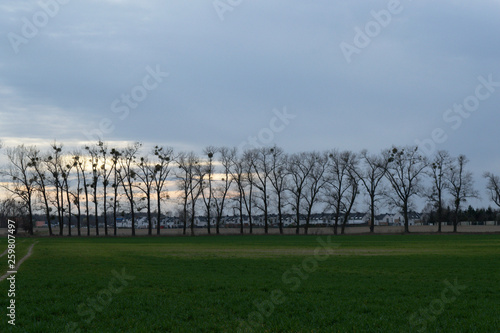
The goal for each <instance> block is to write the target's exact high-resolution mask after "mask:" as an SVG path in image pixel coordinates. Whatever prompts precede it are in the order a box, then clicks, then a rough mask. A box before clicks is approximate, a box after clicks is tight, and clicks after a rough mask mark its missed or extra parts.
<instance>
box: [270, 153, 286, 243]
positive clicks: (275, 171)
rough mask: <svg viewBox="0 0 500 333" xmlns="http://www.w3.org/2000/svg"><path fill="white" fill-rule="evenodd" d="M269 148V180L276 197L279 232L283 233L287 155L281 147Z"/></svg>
mask: <svg viewBox="0 0 500 333" xmlns="http://www.w3.org/2000/svg"><path fill="white" fill-rule="evenodd" d="M271 149H272V150H273V151H272V155H271V173H270V174H269V180H270V182H271V186H272V188H273V190H274V195H275V196H276V199H277V208H278V226H279V230H280V234H283V206H284V204H285V202H286V198H285V191H286V188H287V185H288V184H287V176H288V172H287V164H288V156H287V155H286V154H285V153H284V151H283V149H282V148H279V147H276V146H274V147H273V148H271Z"/></svg>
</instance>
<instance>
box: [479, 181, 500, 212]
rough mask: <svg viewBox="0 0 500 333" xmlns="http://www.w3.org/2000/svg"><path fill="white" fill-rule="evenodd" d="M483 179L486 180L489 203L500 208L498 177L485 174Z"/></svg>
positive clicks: (499, 182) (499, 183)
mask: <svg viewBox="0 0 500 333" xmlns="http://www.w3.org/2000/svg"><path fill="white" fill-rule="evenodd" d="M483 177H484V178H486V181H487V185H486V190H487V191H488V194H489V196H490V199H491V201H493V202H494V203H495V204H496V205H497V206H498V207H499V208H500V177H499V176H497V175H494V174H493V173H491V172H485V173H484V175H483Z"/></svg>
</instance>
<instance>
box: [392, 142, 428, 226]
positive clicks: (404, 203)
mask: <svg viewBox="0 0 500 333" xmlns="http://www.w3.org/2000/svg"><path fill="white" fill-rule="evenodd" d="M384 158H385V159H386V160H387V170H386V173H385V177H386V178H387V180H388V181H389V183H390V184H391V187H392V189H393V191H391V192H390V194H388V196H387V198H388V199H389V202H390V203H392V204H393V205H394V206H396V207H398V208H399V209H401V211H402V213H403V217H404V230H405V232H406V233H409V232H410V230H409V217H408V212H409V211H410V207H411V204H412V201H411V199H412V198H413V197H414V196H418V195H421V194H422V191H423V187H422V178H423V176H424V170H425V168H426V167H427V165H428V162H427V159H426V158H425V157H424V156H422V155H421V154H420V152H419V151H418V147H417V146H408V147H393V148H392V149H390V150H387V151H385V152H384Z"/></svg>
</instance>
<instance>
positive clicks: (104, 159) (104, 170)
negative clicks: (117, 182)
mask: <svg viewBox="0 0 500 333" xmlns="http://www.w3.org/2000/svg"><path fill="white" fill-rule="evenodd" d="M97 147H98V149H99V153H100V156H101V171H100V173H101V175H102V190H103V193H102V199H103V213H104V234H105V235H106V236H107V235H108V202H107V201H108V191H107V189H108V185H109V180H110V178H111V175H112V174H114V168H116V162H113V155H112V154H111V153H110V152H109V151H108V145H107V144H106V143H104V142H102V141H100V140H99V142H98V143H97ZM109 155H111V161H112V163H111V165H110V166H109V169H108V164H109V159H108V156H109ZM115 223H116V219H115Z"/></svg>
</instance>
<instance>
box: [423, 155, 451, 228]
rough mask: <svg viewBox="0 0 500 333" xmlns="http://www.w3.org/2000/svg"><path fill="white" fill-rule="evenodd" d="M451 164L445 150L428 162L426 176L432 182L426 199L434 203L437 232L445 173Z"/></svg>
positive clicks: (441, 212) (440, 220)
mask: <svg viewBox="0 0 500 333" xmlns="http://www.w3.org/2000/svg"><path fill="white" fill-rule="evenodd" d="M451 163H452V160H451V157H450V154H449V153H448V152H447V151H445V150H439V151H437V152H436V154H435V155H434V156H433V158H432V160H431V161H430V164H429V168H428V171H427V174H428V176H429V177H430V178H431V180H432V187H431V188H430V191H429V193H428V194H427V197H428V198H429V200H430V201H431V202H432V203H434V206H435V207H436V209H437V217H436V219H437V222H438V232H441V224H442V220H443V204H444V198H443V195H444V192H445V189H446V179H447V177H446V173H447V172H449V168H450V167H451Z"/></svg>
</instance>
